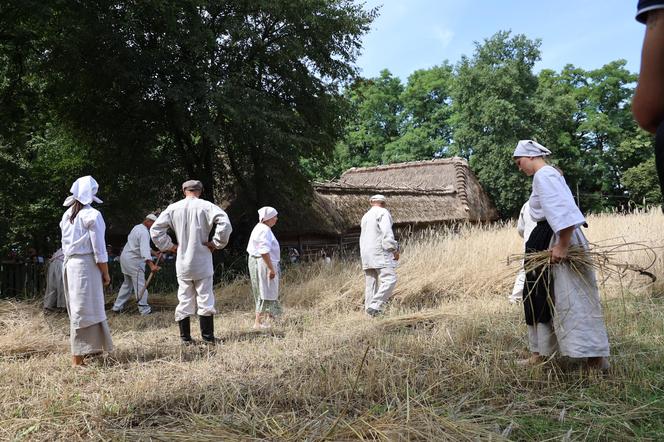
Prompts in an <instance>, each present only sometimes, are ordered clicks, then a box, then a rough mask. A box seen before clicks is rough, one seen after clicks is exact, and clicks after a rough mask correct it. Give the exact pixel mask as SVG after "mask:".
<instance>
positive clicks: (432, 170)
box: [284, 157, 498, 235]
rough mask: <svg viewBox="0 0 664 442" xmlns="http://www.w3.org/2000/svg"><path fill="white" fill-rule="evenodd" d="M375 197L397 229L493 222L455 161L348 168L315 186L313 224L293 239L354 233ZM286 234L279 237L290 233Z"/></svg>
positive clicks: (484, 200) (492, 212)
mask: <svg viewBox="0 0 664 442" xmlns="http://www.w3.org/2000/svg"><path fill="white" fill-rule="evenodd" d="M376 193H381V194H383V195H385V196H386V197H387V206H388V208H389V209H390V212H391V213H392V218H393V219H394V223H395V225H396V226H406V225H426V224H436V223H450V222H462V221H471V222H485V221H492V220H495V219H497V218H498V213H497V211H496V208H495V207H494V205H493V203H492V202H491V201H490V200H489V197H488V195H487V194H486V193H485V192H484V190H483V189H482V188H481V186H480V184H479V182H478V181H477V178H476V177H475V175H474V174H473V173H472V172H471V171H470V169H469V168H468V163H467V162H466V160H464V159H462V158H457V157H455V158H446V159H436V160H429V161H415V162H409V163H398V164H390V165H385V166H376V167H362V168H352V169H349V170H348V171H346V172H345V173H344V174H343V175H342V176H341V177H340V178H339V180H338V181H334V182H327V183H315V184H314V199H313V202H312V210H313V212H315V213H314V214H312V215H311V218H310V219H311V220H318V222H316V221H314V222H312V223H311V224H310V226H309V227H307V228H306V229H304V231H301V230H300V231H299V232H298V233H300V234H303V233H329V234H334V235H339V234H343V233H345V232H348V231H350V230H354V229H357V228H359V225H360V220H361V219H362V215H364V213H365V212H366V211H367V210H368V208H369V197H370V196H371V195H374V194H376ZM303 216H306V215H304V214H303ZM284 227H286V226H284ZM289 230H290V229H284V233H286V231H288V233H295V232H290V231H289Z"/></svg>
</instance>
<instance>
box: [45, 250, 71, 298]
mask: <svg viewBox="0 0 664 442" xmlns="http://www.w3.org/2000/svg"><path fill="white" fill-rule="evenodd" d="M64 261H65V254H64V253H63V252H62V249H58V250H57V251H56V252H55V253H54V254H53V256H51V259H49V260H48V269H47V271H46V294H45V295H44V308H45V309H47V310H55V309H66V308H67V299H66V298H65V288H64V282H63V280H62V265H63V264H64Z"/></svg>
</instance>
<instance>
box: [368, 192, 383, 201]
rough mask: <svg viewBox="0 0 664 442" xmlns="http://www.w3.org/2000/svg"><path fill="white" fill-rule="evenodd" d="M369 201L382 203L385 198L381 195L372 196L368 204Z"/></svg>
mask: <svg viewBox="0 0 664 442" xmlns="http://www.w3.org/2000/svg"><path fill="white" fill-rule="evenodd" d="M371 201H383V202H385V196H383V195H381V194H377V195H373V196H372V197H371V198H369V202H371Z"/></svg>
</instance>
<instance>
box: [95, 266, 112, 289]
mask: <svg viewBox="0 0 664 442" xmlns="http://www.w3.org/2000/svg"><path fill="white" fill-rule="evenodd" d="M97 267H99V271H100V272H101V280H102V282H103V283H104V285H109V284H110V283H111V275H110V274H109V273H108V262H98V263H97Z"/></svg>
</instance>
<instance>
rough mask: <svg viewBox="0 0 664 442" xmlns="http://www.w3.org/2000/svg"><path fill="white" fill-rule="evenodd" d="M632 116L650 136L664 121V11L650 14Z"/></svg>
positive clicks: (654, 11)
mask: <svg viewBox="0 0 664 442" xmlns="http://www.w3.org/2000/svg"><path fill="white" fill-rule="evenodd" d="M632 113H633V114H634V118H635V119H636V122H637V123H639V126H641V127H642V128H643V129H645V130H647V131H648V132H650V133H655V132H656V131H657V126H659V124H660V123H661V122H662V121H663V120H664V9H655V10H652V11H649V12H648V16H647V23H646V35H645V37H644V40H643V49H642V51H641V72H640V73H639V80H638V84H637V86H636V92H635V93H634V98H633V99H632Z"/></svg>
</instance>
